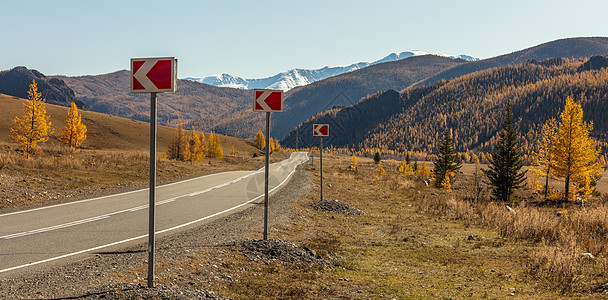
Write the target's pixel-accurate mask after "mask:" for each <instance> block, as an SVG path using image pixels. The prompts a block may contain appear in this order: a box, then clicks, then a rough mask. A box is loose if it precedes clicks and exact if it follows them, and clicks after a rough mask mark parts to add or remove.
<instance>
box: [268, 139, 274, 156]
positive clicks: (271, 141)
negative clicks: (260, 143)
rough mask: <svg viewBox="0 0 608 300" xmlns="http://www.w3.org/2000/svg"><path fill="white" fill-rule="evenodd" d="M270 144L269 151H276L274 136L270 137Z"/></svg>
mask: <svg viewBox="0 0 608 300" xmlns="http://www.w3.org/2000/svg"><path fill="white" fill-rule="evenodd" d="M268 144H270V145H269V146H270V148H268V153H270V154H272V152H274V140H273V139H272V138H269V139H268Z"/></svg>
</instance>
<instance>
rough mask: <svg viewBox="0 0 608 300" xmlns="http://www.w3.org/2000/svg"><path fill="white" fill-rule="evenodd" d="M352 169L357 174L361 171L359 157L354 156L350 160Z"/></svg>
mask: <svg viewBox="0 0 608 300" xmlns="http://www.w3.org/2000/svg"><path fill="white" fill-rule="evenodd" d="M350 169H351V170H353V171H355V173H357V172H358V171H359V163H357V157H356V156H354V155H353V157H352V158H351V160H350Z"/></svg>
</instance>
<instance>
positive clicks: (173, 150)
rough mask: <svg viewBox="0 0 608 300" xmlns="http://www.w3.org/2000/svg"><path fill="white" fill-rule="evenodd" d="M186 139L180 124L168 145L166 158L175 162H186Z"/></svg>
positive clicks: (187, 146)
mask: <svg viewBox="0 0 608 300" xmlns="http://www.w3.org/2000/svg"><path fill="white" fill-rule="evenodd" d="M188 151H189V145H188V139H187V138H186V134H185V133H184V129H183V128H182V124H181V123H180V124H177V128H176V130H175V134H174V135H173V139H172V140H171V142H170V143H169V149H168V151H167V158H169V159H175V160H186V159H187V158H189V157H190V153H189V152H188Z"/></svg>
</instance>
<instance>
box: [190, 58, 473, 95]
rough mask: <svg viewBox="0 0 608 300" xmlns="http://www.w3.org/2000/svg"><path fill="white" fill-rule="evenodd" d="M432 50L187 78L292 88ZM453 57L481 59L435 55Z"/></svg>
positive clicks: (231, 84) (228, 84)
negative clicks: (256, 73)
mask: <svg viewBox="0 0 608 300" xmlns="http://www.w3.org/2000/svg"><path fill="white" fill-rule="evenodd" d="M430 54H431V53H427V52H422V51H418V50H413V51H405V52H401V53H391V54H389V55H387V56H385V57H384V58H382V59H379V60H377V61H373V62H358V63H354V64H350V65H348V66H334V67H323V68H320V69H291V70H289V71H285V72H281V73H279V74H276V75H274V76H271V77H266V78H259V79H244V78H241V77H237V76H232V75H230V74H226V73H222V74H218V75H212V76H207V77H186V78H184V79H186V80H191V81H196V82H200V83H206V84H209V85H213V86H221V87H231V88H240V89H275V90H283V91H288V90H290V89H293V88H295V87H298V86H303V85H307V84H310V83H313V82H316V81H319V80H323V79H325V78H329V77H333V76H337V75H340V74H344V73H347V72H352V71H355V70H359V69H363V68H366V67H369V66H373V65H376V64H380V63H385V62H392V61H398V60H402V59H406V58H408V57H412V56H422V55H430ZM433 55H438V56H444V57H449V58H452V59H463V60H466V61H477V60H479V58H476V57H472V56H469V55H464V54H463V55H457V56H454V55H447V54H433Z"/></svg>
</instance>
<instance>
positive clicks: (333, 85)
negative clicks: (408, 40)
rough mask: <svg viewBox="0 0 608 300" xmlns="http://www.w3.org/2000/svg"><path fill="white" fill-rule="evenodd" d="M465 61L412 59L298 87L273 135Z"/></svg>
mask: <svg viewBox="0 0 608 300" xmlns="http://www.w3.org/2000/svg"><path fill="white" fill-rule="evenodd" d="M464 63H466V61H464V60H461V59H451V58H447V57H442V56H435V55H424V56H413V57H408V58H406V59H403V60H399V61H394V62H387V63H382V64H377V65H374V66H370V67H367V68H363V69H360V70H357V71H353V72H349V73H345V74H342V75H338V76H334V77H330V78H327V79H324V80H321V81H317V82H315V83H311V84H309V85H305V86H302V87H298V88H295V89H292V90H290V91H289V93H288V94H287V95H286V99H285V106H286V110H285V111H284V112H283V113H280V114H274V115H273V119H272V120H273V122H272V123H273V125H272V135H273V136H276V137H283V136H284V135H285V134H287V133H288V132H289V131H291V130H292V129H293V128H294V127H295V126H297V125H298V124H300V123H301V122H304V121H306V119H308V118H311V117H312V116H314V115H316V114H318V113H320V112H323V111H326V110H328V109H331V108H333V107H339V106H350V105H352V104H354V103H356V102H357V101H359V99H361V98H362V97H365V96H367V95H369V94H373V93H375V92H377V91H387V90H389V89H394V90H401V89H404V88H406V87H408V86H410V85H412V84H414V83H416V82H417V81H419V80H422V79H424V78H427V77H429V76H431V75H434V74H437V73H438V72H440V71H442V70H445V69H447V68H450V67H452V66H456V65H461V64H464Z"/></svg>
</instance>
